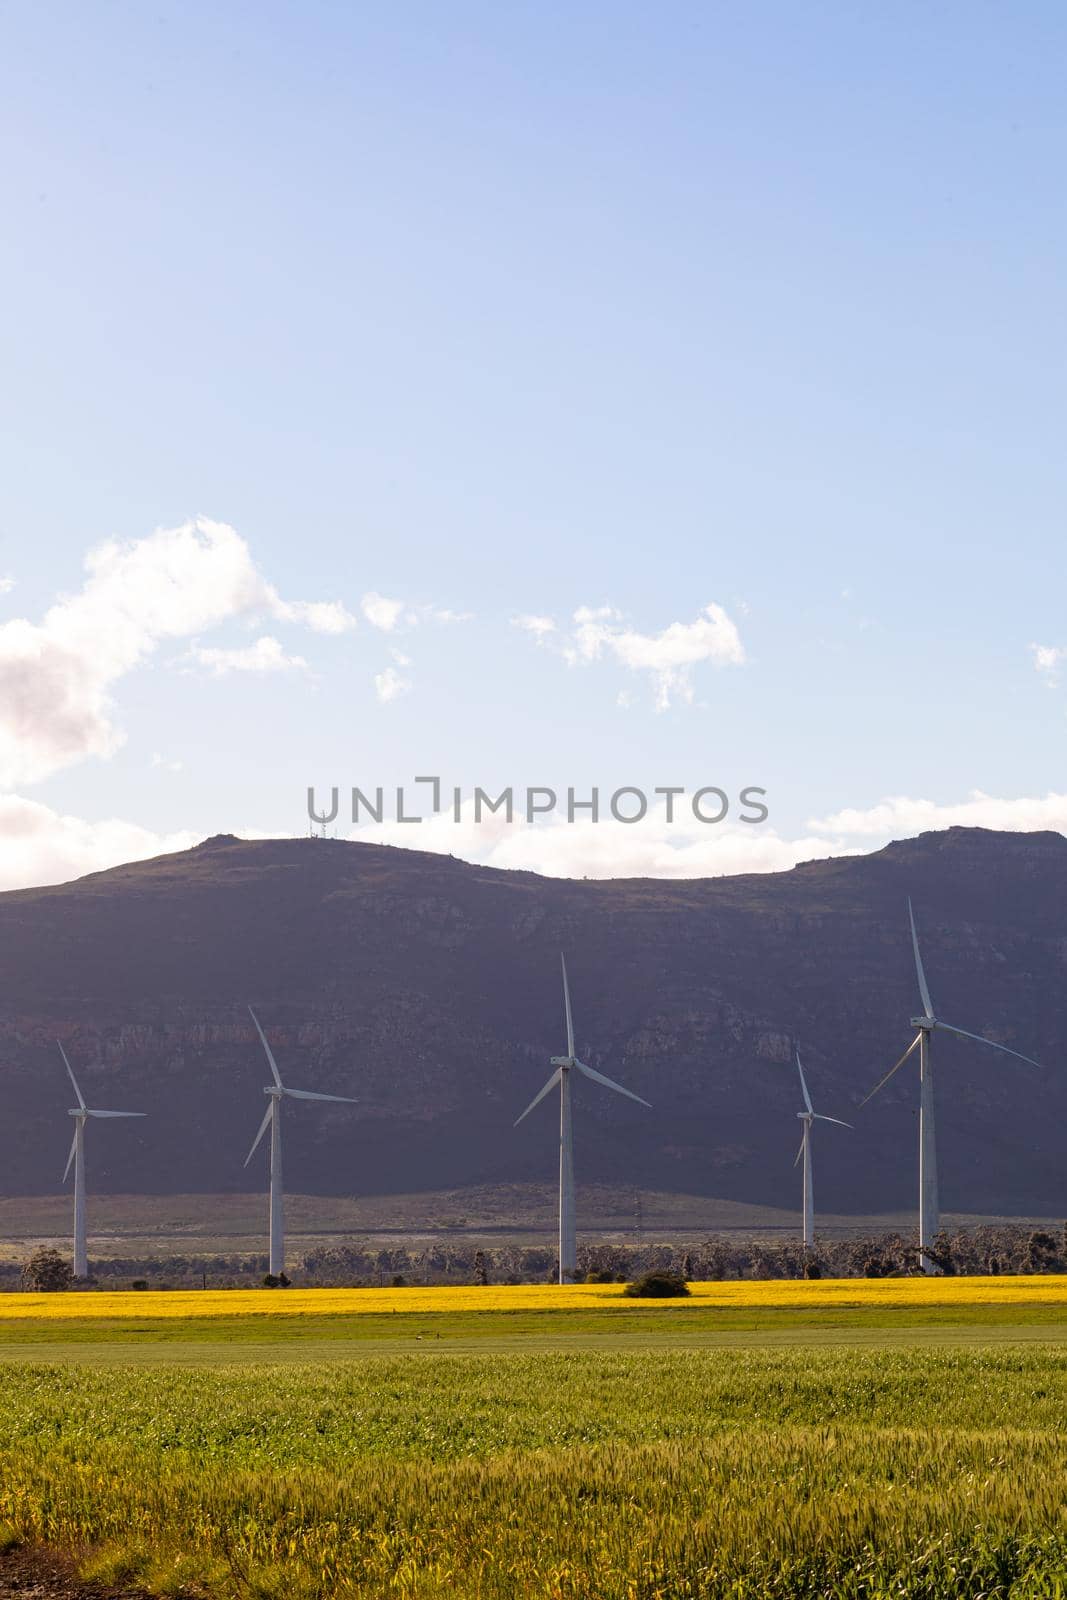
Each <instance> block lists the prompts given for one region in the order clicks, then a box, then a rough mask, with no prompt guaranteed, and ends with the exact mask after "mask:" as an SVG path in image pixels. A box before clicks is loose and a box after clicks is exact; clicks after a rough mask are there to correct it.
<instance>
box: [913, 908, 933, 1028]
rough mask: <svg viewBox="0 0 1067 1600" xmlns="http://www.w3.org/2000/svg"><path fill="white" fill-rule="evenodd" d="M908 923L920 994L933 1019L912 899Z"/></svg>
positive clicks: (928, 1013) (928, 1014) (924, 1006)
mask: <svg viewBox="0 0 1067 1600" xmlns="http://www.w3.org/2000/svg"><path fill="white" fill-rule="evenodd" d="M908 921H909V922H910V923H911V946H912V949H913V950H914V951H915V971H916V974H917V976H918V979H919V993H920V994H921V995H922V997H923V1010H924V1011H925V1012H926V1015H927V1016H928V1017H930V1018H932V1017H933V1014H934V1008H933V1006H932V1005H931V1004H930V991H929V989H928V988H927V987H926V973H925V972H924V971H923V958H922V956H921V955H920V954H919V935H918V934H917V933H916V931H915V913H914V911H912V909H911V901H910V899H909V901H908Z"/></svg>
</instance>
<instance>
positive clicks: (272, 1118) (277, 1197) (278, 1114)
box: [245, 1006, 356, 1277]
mask: <svg viewBox="0 0 1067 1600" xmlns="http://www.w3.org/2000/svg"><path fill="white" fill-rule="evenodd" d="M248 1015H249V1016H250V1017H251V1018H252V1021H253V1022H254V1023H255V1025H256V1032H257V1033H258V1034H259V1037H260V1042H261V1043H262V1045H263V1049H264V1050H265V1051H266V1054H267V1060H268V1061H269V1062H270V1070H271V1075H272V1076H273V1078H274V1082H273V1083H269V1084H268V1085H267V1087H266V1088H265V1089H264V1091H263V1093H264V1094H265V1095H269V1096H270V1105H269V1106H268V1107H267V1110H266V1114H265V1116H264V1118H263V1121H262V1122H261V1123H260V1125H259V1132H258V1133H257V1134H256V1137H255V1138H254V1139H253V1141H252V1148H251V1150H250V1151H249V1152H248V1154H247V1156H246V1157H245V1166H246V1167H247V1165H248V1163H249V1162H250V1161H251V1159H252V1157H253V1156H254V1155H255V1153H256V1150H257V1149H258V1148H259V1142H260V1140H261V1139H262V1137H263V1135H264V1134H265V1133H266V1131H267V1129H268V1127H269V1128H270V1270H271V1272H272V1273H273V1274H274V1276H275V1277H277V1276H278V1275H279V1274H280V1273H282V1272H284V1271H285V1195H284V1191H283V1189H282V1101H283V1099H285V1097H286V1095H288V1097H289V1099H290V1100H332V1101H336V1102H337V1103H339V1104H342V1105H346V1106H354V1105H355V1104H356V1102H355V1100H353V1099H352V1098H351V1096H350V1095H347V1094H313V1093H312V1091H311V1090H310V1089H288V1088H286V1086H285V1084H284V1083H283V1082H282V1075H281V1073H280V1072H279V1071H278V1063H277V1062H276V1061H275V1059H274V1055H273V1052H272V1051H271V1047H270V1045H269V1044H268V1043H267V1036H266V1034H265V1033H264V1032H263V1029H262V1028H261V1027H260V1025H259V1018H258V1017H257V1016H256V1014H255V1012H254V1011H253V1010H252V1007H251V1006H249V1008H248Z"/></svg>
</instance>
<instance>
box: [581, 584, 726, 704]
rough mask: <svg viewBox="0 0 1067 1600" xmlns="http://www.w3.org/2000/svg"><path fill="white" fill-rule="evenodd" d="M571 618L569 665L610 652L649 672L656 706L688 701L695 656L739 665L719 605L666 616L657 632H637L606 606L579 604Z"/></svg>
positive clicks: (627, 664) (718, 663) (635, 668)
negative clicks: (687, 615) (686, 615)
mask: <svg viewBox="0 0 1067 1600" xmlns="http://www.w3.org/2000/svg"><path fill="white" fill-rule="evenodd" d="M574 622H575V630H574V636H573V640H572V642H571V644H570V645H569V646H568V647H567V649H566V652H565V654H566V658H567V660H568V661H569V662H570V663H571V665H572V666H573V665H578V664H580V663H583V662H590V661H599V660H600V659H601V658H602V657H603V656H605V655H611V656H614V657H615V659H616V660H617V661H619V662H621V664H622V665H623V666H624V667H629V668H630V670H631V671H633V672H648V673H651V675H652V678H653V681H654V683H655V692H656V709H657V711H665V710H667V708H668V707H669V706H670V704H671V698H672V696H677V698H678V699H680V700H683V701H686V702H687V703H688V702H691V701H692V699H693V684H692V678H691V669H692V668H693V667H694V666H696V665H697V663H698V662H701V661H710V662H712V663H713V664H714V665H716V666H725V665H728V664H730V665H735V666H739V665H740V664H741V663H742V662H743V661H744V659H745V651H744V647H743V645H742V643H741V636H740V634H739V633H738V631H737V627H736V625H735V624H734V623H733V622H732V621H731V619H730V617H729V616H728V615H727V613H726V612H725V611H724V609H723V608H722V606H719V605H714V604H712V605H707V606H705V607H704V609H703V611H702V612H701V614H700V616H699V617H698V618H697V619H696V621H695V622H672V623H671V624H670V625H669V626H668V627H666V628H664V629H663V631H662V632H661V633H651V634H650V633H638V632H637V631H636V629H634V628H630V627H628V626H627V625H626V624H625V622H624V621H623V619H622V617H621V616H620V614H619V613H618V612H617V611H615V610H614V609H613V608H612V607H611V606H601V607H599V608H597V609H595V610H594V609H592V608H590V607H589V606H581V607H579V609H578V610H577V611H576V612H575V613H574Z"/></svg>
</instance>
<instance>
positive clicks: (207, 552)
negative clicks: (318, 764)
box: [0, 518, 347, 786]
mask: <svg viewBox="0 0 1067 1600" xmlns="http://www.w3.org/2000/svg"><path fill="white" fill-rule="evenodd" d="M85 567H86V578H85V582H84V583H83V585H82V588H81V589H80V590H79V591H78V592H77V593H76V594H73V595H65V596H63V597H61V598H60V599H58V600H57V601H56V602H55V604H54V605H52V606H51V607H50V608H49V609H48V611H46V613H45V615H44V617H43V619H42V620H41V621H40V622H31V621H29V620H27V619H26V618H25V617H18V618H14V619H12V620H11V621H9V622H5V623H2V624H0V784H3V785H5V786H8V785H11V784H14V783H34V782H38V781H40V780H41V779H43V778H46V777H48V776H50V775H51V774H52V773H54V772H59V771H61V770H62V769H63V768H64V767H67V766H70V765H71V764H72V763H74V762H77V761H82V760H84V759H86V758H87V757H90V756H109V755H111V754H113V753H114V751H115V750H117V749H118V748H119V746H120V745H121V744H122V741H123V734H122V732H121V730H120V729H119V728H118V727H117V726H116V724H115V721H114V706H113V704H112V700H111V692H112V690H113V688H114V685H115V684H116V683H117V681H118V680H119V679H120V678H122V677H123V676H124V675H125V674H126V673H128V672H131V671H132V670H133V669H134V668H135V667H137V666H138V665H140V664H141V663H142V662H143V661H145V660H146V659H147V658H148V657H149V656H150V655H151V654H152V652H153V651H154V650H155V649H156V648H157V646H158V645H159V644H160V643H161V642H162V641H164V640H166V639H178V638H189V637H194V636H196V635H197V634H200V633H203V632H205V631H207V630H208V629H210V628H213V627H217V626H218V625H219V624H221V623H223V622H226V621H228V620H229V619H231V618H234V617H238V616H243V615H252V614H255V613H256V612H267V613H269V614H270V615H272V616H275V617H278V618H280V619H286V620H299V621H303V622H305V623H307V624H308V625H309V626H311V627H315V628H317V629H319V630H320V631H323V630H326V631H332V630H333V629H334V628H335V627H338V626H340V625H342V622H343V619H344V617H346V616H347V613H345V612H344V608H343V607H338V606H337V605H335V604H334V603H333V602H305V601H286V600H283V599H281V597H280V596H279V595H278V593H277V591H276V590H275V589H274V588H272V586H271V585H270V584H268V583H267V582H266V580H265V579H264V578H263V577H262V575H261V574H260V572H259V571H258V569H257V568H256V565H255V563H254V561H253V560H252V555H251V552H250V550H249V548H248V545H247V544H246V543H245V541H244V540H243V539H242V538H241V537H240V536H239V535H238V534H237V533H236V532H235V531H234V529H233V528H230V527H227V526H226V525H225V524H224V523H220V522H211V521H209V520H207V519H206V518H198V519H197V520H196V521H194V522H186V523H184V524H183V525H182V526H181V527H178V528H169V529H159V530H157V531H156V532H155V533H152V534H149V535H148V536H147V537H145V538H143V539H136V540H132V541H130V542H128V543H124V544H120V543H118V542H117V541H114V540H112V541H109V542H108V543H106V544H103V545H100V546H98V547H97V548H96V549H95V550H92V551H90V553H89V555H88V556H87V557H86V561H85Z"/></svg>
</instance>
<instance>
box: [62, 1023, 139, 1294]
mask: <svg viewBox="0 0 1067 1600" xmlns="http://www.w3.org/2000/svg"><path fill="white" fill-rule="evenodd" d="M56 1043H57V1044H59V1040H58V1039H57V1040H56ZM59 1053H60V1055H61V1056H62V1057H63V1065H64V1066H65V1067H66V1069H67V1072H68V1074H69V1076H70V1081H71V1083H72V1084H73V1085H74V1093H75V1095H76V1096H77V1100H78V1104H77V1105H76V1106H75V1107H74V1108H73V1109H72V1111H71V1113H70V1115H71V1116H72V1117H73V1118H74V1138H73V1140H72V1142H71V1146H70V1155H69V1156H68V1157H67V1165H66V1167H65V1168H64V1171H63V1182H64V1183H66V1181H67V1179H68V1178H69V1177H70V1166H71V1162H73V1163H74V1276H75V1277H76V1278H87V1277H88V1276H89V1252H88V1247H87V1243H86V1234H85V1124H86V1123H87V1122H88V1120H89V1118H90V1117H143V1116H144V1115H145V1113H144V1112H143V1111H91V1110H90V1109H89V1107H88V1106H87V1105H86V1104H85V1099H84V1096H83V1095H82V1092H81V1090H80V1089H79V1088H78V1080H77V1078H76V1077H75V1076H74V1073H73V1070H72V1069H71V1065H70V1062H69V1061H68V1060H67V1052H66V1051H65V1050H64V1048H63V1046H62V1045H61V1044H59Z"/></svg>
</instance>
